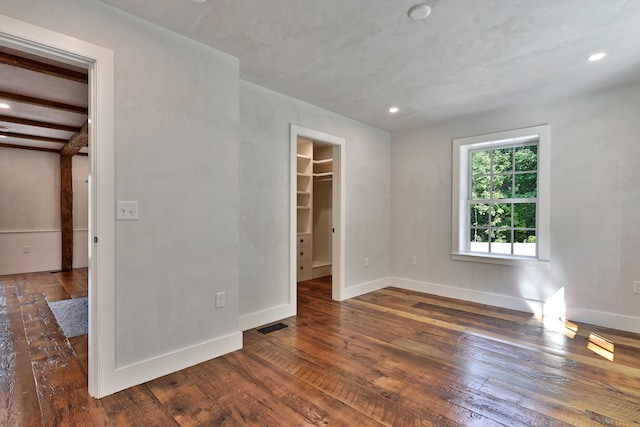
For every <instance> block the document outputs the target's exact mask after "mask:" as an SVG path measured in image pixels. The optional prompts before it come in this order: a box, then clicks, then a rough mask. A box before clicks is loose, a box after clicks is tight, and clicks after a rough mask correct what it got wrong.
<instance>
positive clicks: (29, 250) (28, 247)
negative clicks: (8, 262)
mask: <svg viewBox="0 0 640 427" xmlns="http://www.w3.org/2000/svg"><path fill="white" fill-rule="evenodd" d="M22 252H23V253H25V254H29V253H31V246H25V247H23V248H22Z"/></svg>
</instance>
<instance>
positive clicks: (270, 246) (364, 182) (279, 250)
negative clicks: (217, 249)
mask: <svg viewBox="0 0 640 427" xmlns="http://www.w3.org/2000/svg"><path fill="white" fill-rule="evenodd" d="M240 111H241V121H240V125H241V126H240V133H241V145H240V197H241V198H240V233H241V234H240V301H241V303H240V314H241V319H244V322H243V321H242V320H241V324H242V325H243V328H246V327H248V325H252V326H256V325H253V324H252V322H251V320H249V319H251V318H252V316H254V315H255V314H256V313H260V312H264V311H267V312H268V311H269V310H272V309H274V308H276V307H282V306H284V305H286V304H287V303H288V301H289V268H290V267H289V173H290V171H289V163H290V160H289V159H290V157H289V156H290V152H289V151H290V147H289V130H290V128H289V127H290V124H295V125H299V126H303V127H306V128H310V129H314V130H318V131H320V132H324V133H328V134H331V135H335V136H338V137H342V138H345V139H346V143H345V153H346V168H347V170H346V177H345V180H346V207H345V209H346V227H345V230H346V236H345V239H346V265H345V268H346V287H347V288H353V287H358V286H359V285H362V284H365V283H368V282H373V281H379V280H386V278H387V277H388V276H389V259H390V252H389V249H390V239H391V229H390V200H391V198H390V176H389V172H390V164H389V161H390V135H389V134H388V133H387V132H383V131H380V130H378V129H375V128H373V127H371V126H367V125H364V124H362V123H359V122H356V121H354V120H351V119H348V118H346V117H343V116H340V115H338V114H335V113H331V112H329V111H326V110H323V109H321V108H318V107H315V106H313V105H310V104H307V103H305V102H302V101H299V100H296V99H293V98H290V97H287V96H284V95H281V94H278V93H276V92H273V91H270V90H267V89H264V88H261V87H259V86H256V85H253V84H251V83H247V82H244V81H243V82H241V84H240ZM365 256H368V257H369V260H370V265H369V267H368V268H365V267H364V264H363V259H364V257H365ZM384 284H386V281H385V282H384ZM383 286H384V285H383ZM268 319H269V320H267V321H272V320H278V317H277V315H276V314H275V312H274V316H272V317H270V318H268ZM265 323H266V321H265Z"/></svg>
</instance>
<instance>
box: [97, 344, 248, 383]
mask: <svg viewBox="0 0 640 427" xmlns="http://www.w3.org/2000/svg"><path fill="white" fill-rule="evenodd" d="M241 348H242V332H236V333H233V334H229V335H226V336H223V337H218V338H215V339H212V340H210V341H207V342H204V343H201V344H196V345H193V346H191V347H186V348H181V349H180V350H177V351H174V352H171V353H167V354H163V355H161V356H157V357H153V358H151V359H147V360H144V361H141V362H136V363H134V364H131V365H127V366H122V367H119V368H118V369H116V370H115V371H114V372H113V374H112V375H111V376H110V377H109V378H107V379H106V381H103V383H104V384H103V387H104V388H106V389H107V390H110V391H112V392H115V391H118V390H124V389H126V388H129V387H133V386H135V385H138V384H142V383H144V382H147V381H150V380H153V379H155V378H159V377H161V376H163V375H167V374H168V373H170V372H177V371H179V370H181V369H185V368H188V367H190V366H193V365H197V364H198V363H202V362H206V361H207V360H211V359H214V358H216V357H219V356H222V355H224V354H227V353H231V352H232V351H236V350H239V349H241ZM108 394H109V393H108Z"/></svg>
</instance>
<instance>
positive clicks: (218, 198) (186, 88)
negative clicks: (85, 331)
mask: <svg viewBox="0 0 640 427" xmlns="http://www.w3.org/2000/svg"><path fill="white" fill-rule="evenodd" d="M2 13H3V14H5V15H9V16H11V17H13V18H16V19H20V20H23V21H27V22H29V23H32V24H35V25H38V26H41V27H44V28H48V29H51V30H54V31H57V32H59V33H63V34H67V35H70V36H72V37H75V38H77V39H81V40H85V41H87V42H89V43H92V44H96V45H100V46H104V47H106V48H108V49H111V50H113V51H114V54H115V55H114V56H115V191H116V199H117V200H137V201H138V202H139V220H137V221H128V222H124V221H119V222H117V223H116V247H115V262H116V275H115V277H116V280H115V295H116V302H115V307H113V310H115V319H116V330H115V348H114V351H115V353H116V364H117V367H127V368H129V369H133V367H136V366H139V367H140V369H141V370H142V369H144V366H145V363H147V362H149V363H151V362H152V361H153V360H157V359H160V358H162V357H163V356H166V355H169V354H176V353H178V352H181V353H180V354H181V355H183V356H184V357H182V358H183V359H185V360H193V361H196V360H204V359H205V358H208V357H213V356H214V355H218V354H219V349H220V348H224V349H225V350H226V351H230V350H229V348H230V347H233V349H235V348H239V347H240V346H241V345H242V344H241V343H242V341H241V340H242V337H241V334H240V333H239V331H238V306H239V305H238V241H239V239H238V203H239V198H238V145H239V106H238V102H239V94H238V90H239V89H238V82H239V71H238V60H237V59H236V58H233V57H231V56H229V55H226V54H224V53H221V52H219V51H216V50H214V49H212V48H209V47H207V46H205V45H203V44H201V43H198V42H195V41H193V40H190V39H187V38H186V37H182V36H179V35H177V34H176V33H173V32H171V31H169V30H166V29H164V28H161V27H159V26H157V25H154V24H151V23H149V22H146V21H144V20H141V19H138V18H136V17H133V16H131V15H129V14H126V13H123V12H121V11H119V10H117V9H115V8H112V7H110V6H107V5H105V4H103V3H101V2H98V1H94V0H60V1H56V4H55V8H52V6H51V3H50V2H48V1H46V0H33V1H28V2H24V1H21V0H7V1H3V3H2ZM114 211H115V206H114ZM217 292H225V293H226V305H225V307H224V308H221V309H216V308H215V294H216V293H217ZM226 351H225V352H226ZM193 363H195V362H193ZM166 369H167V370H168V371H167V373H168V372H169V370H170V369H171V366H166ZM143 376H144V375H141V377H143Z"/></svg>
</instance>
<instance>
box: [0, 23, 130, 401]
mask: <svg viewBox="0 0 640 427" xmlns="http://www.w3.org/2000/svg"><path fill="white" fill-rule="evenodd" d="M0 29H1V30H0V46H3V47H6V48H8V49H12V50H15V51H20V52H24V53H26V54H29V55H34V56H37V57H41V58H48V59H50V60H53V61H56V62H61V63H65V64H69V65H73V66H75V67H80V68H84V69H87V70H88V72H89V109H88V110H89V114H88V120H89V123H92V125H91V126H89V131H88V139H89V147H90V149H89V179H88V183H87V184H88V193H89V196H88V199H89V215H88V216H89V219H88V239H87V244H88V246H89V256H88V258H89V262H88V264H89V265H88V281H89V354H88V359H89V369H88V384H89V393H90V394H91V395H92V396H94V397H97V398H99V397H102V396H105V395H107V394H110V393H111V392H113V391H116V389H117V388H118V385H117V384H116V383H115V381H114V380H113V379H111V378H110V377H113V376H114V373H115V372H116V369H115V354H114V352H113V349H114V348H115V345H114V344H115V343H114V330H115V314H114V313H113V309H112V308H113V306H114V296H115V283H114V277H115V259H114V258H115V256H114V255H115V252H114V243H115V242H114V240H115V232H114V231H115V219H114V214H113V206H114V205H115V193H114V190H115V189H114V138H113V130H114V120H113V119H114V117H113V111H114V95H113V94H114V63H113V51H110V50H108V49H105V48H103V47H100V46H96V45H92V44H90V43H87V42H84V41H82V40H78V39H74V38H72V37H69V36H67V35H65V34H61V33H57V32H55V31H51V30H47V29H45V28H41V27H38V26H35V25H32V24H29V23H26V22H23V21H19V20H17V19H13V18H10V17H8V16H4V15H0ZM98 242H99V246H98ZM98 249H99V250H98ZM98 284H99V285H98ZM101 380H102V381H101Z"/></svg>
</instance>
